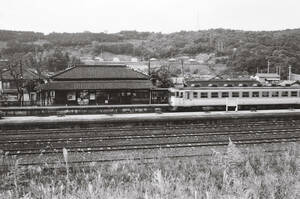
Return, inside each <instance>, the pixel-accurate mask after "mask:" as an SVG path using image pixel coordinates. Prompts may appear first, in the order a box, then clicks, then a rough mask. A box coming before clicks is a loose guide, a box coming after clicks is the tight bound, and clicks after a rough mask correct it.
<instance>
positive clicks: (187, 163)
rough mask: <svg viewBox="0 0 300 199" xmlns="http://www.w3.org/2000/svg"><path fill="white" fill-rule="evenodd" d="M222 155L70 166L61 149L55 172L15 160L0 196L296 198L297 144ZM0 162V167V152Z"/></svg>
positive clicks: (1, 181) (0, 180)
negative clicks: (283, 149)
mask: <svg viewBox="0 0 300 199" xmlns="http://www.w3.org/2000/svg"><path fill="white" fill-rule="evenodd" d="M225 152H226V153H225V154H224V152H222V153H220V152H216V151H215V152H213V155H212V157H211V158H208V159H207V158H206V159H203V158H201V157H199V158H193V159H192V158H190V159H157V160H156V161H154V162H152V163H143V160H141V161H132V160H128V161H126V162H113V163H103V164H102V163H101V164H95V163H92V164H90V165H89V166H85V167H72V168H71V167H69V165H68V153H67V151H66V150H64V162H63V164H62V165H57V168H50V166H49V165H47V164H45V165H43V166H27V167H24V166H20V165H19V164H18V160H16V161H15V162H14V164H13V165H10V166H9V168H8V170H6V171H2V172H1V174H0V198H24V199H25V198H57V199H58V198H59V199H63V198H84V199H85V198H104V199H110V198H130V199H131V198H132V199H135V198H137V199H143V198H144V199H150V198H170V199H173V198H184V199H188V198H191V199H223V198H226V199H235V198H236V199H255V198H262V199H265V198H266V199H268V198H270V199H281V198H288V199H296V198H300V171H299V167H300V165H299V164H300V160H299V143H298V144H291V145H289V146H288V150H287V151H286V152H283V153H273V154H272V155H270V154H269V153H265V152H262V150H261V149H260V148H258V147H256V148H254V147H251V148H248V149H247V150H246V153H245V152H244V153H241V151H240V150H239V149H238V147H237V146H235V145H234V144H233V143H231V142H230V143H229V145H228V147H227V151H225ZM0 155H1V154H0ZM0 158H1V159H0V163H1V161H3V160H4V154H2V157H0ZM2 163H3V162H2Z"/></svg>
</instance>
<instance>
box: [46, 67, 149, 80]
mask: <svg viewBox="0 0 300 199" xmlns="http://www.w3.org/2000/svg"><path fill="white" fill-rule="evenodd" d="M51 78H52V79H53V80H105V79H111V80H117V79H149V77H148V76H147V75H144V74H142V73H139V72H136V71H133V70H131V69H129V68H128V67H126V66H125V65H78V66H75V67H73V68H69V69H67V70H65V71H63V72H60V73H58V74H56V75H54V76H52V77H51Z"/></svg>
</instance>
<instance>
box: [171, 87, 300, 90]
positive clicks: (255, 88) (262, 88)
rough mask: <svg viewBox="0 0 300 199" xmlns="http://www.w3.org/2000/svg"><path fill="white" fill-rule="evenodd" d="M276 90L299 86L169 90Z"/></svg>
mask: <svg viewBox="0 0 300 199" xmlns="http://www.w3.org/2000/svg"><path fill="white" fill-rule="evenodd" d="M265 89H269V90H278V89H300V87H299V86H297V87H293V86H289V87H280V86H276V87H272V86H262V87H183V88H171V90H265Z"/></svg>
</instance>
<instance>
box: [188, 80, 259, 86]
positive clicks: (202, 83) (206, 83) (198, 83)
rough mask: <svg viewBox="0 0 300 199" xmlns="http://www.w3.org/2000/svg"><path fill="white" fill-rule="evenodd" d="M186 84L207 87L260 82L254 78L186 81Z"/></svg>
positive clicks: (250, 84) (249, 84)
mask: <svg viewBox="0 0 300 199" xmlns="http://www.w3.org/2000/svg"><path fill="white" fill-rule="evenodd" d="M186 84H187V86H196V87H209V86H217V87H224V86H240V85H241V84H242V85H246V86H252V85H253V84H260V83H259V82H258V81H256V80H207V81H187V82H186Z"/></svg>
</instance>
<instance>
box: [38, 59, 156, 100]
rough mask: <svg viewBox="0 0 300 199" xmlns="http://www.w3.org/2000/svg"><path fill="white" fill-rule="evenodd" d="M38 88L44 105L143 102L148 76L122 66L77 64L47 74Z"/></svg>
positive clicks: (146, 92)
mask: <svg viewBox="0 0 300 199" xmlns="http://www.w3.org/2000/svg"><path fill="white" fill-rule="evenodd" d="M51 79H52V81H51V82H49V83H48V84H45V85H43V86H42V87H41V93H42V98H43V99H44V104H45V105H49V104H55V105H89V104H90V105H95V104H99V105H100V104H102V105H103V104H147V103H149V101H150V90H151V89H152V88H153V85H152V83H151V81H150V80H149V76H147V75H145V74H143V73H140V72H137V71H134V70H132V69H130V68H128V67H127V66H126V65H107V64H106V65H78V66H75V67H72V68H69V69H67V70H65V71H62V72H60V73H57V74H55V75H53V76H52V77H51Z"/></svg>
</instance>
